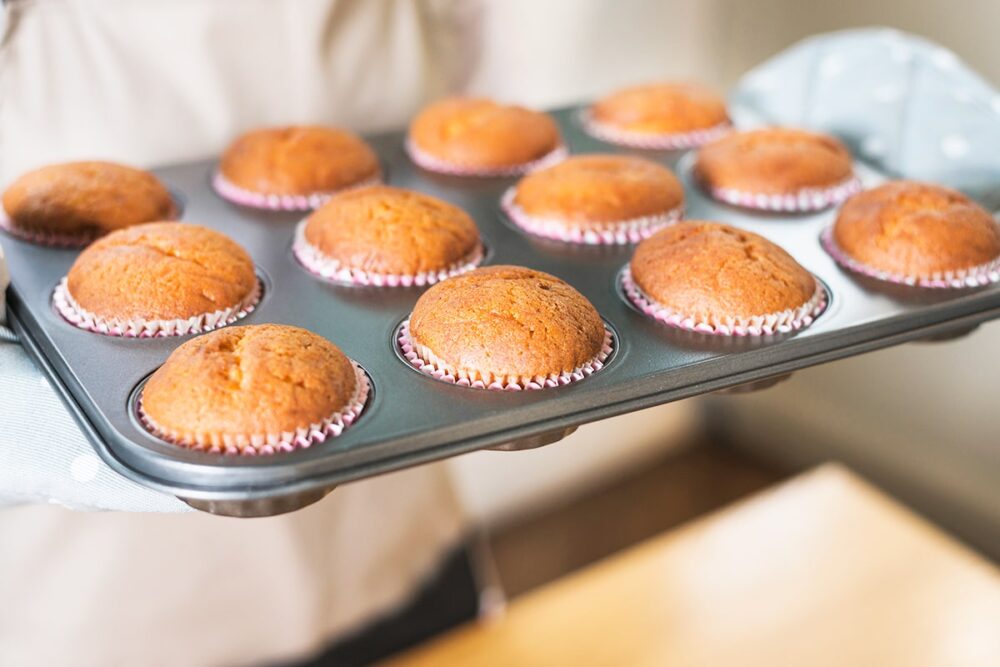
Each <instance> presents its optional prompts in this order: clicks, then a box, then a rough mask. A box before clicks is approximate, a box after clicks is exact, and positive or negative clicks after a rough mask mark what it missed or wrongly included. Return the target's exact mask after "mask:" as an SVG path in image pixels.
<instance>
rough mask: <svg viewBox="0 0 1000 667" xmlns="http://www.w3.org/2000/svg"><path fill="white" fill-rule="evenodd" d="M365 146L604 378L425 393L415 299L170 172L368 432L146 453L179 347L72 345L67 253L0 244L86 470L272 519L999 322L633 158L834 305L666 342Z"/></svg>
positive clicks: (21, 328)
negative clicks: (771, 326)
mask: <svg viewBox="0 0 1000 667" xmlns="http://www.w3.org/2000/svg"><path fill="white" fill-rule="evenodd" d="M554 116H555V117H556V118H557V119H558V121H559V123H560V124H561V126H562V130H563V133H564V137H565V139H566V141H567V143H568V144H569V146H570V148H571V150H572V152H574V153H588V152H633V151H628V150H627V149H622V148H617V147H614V146H611V145H608V144H604V143H602V142H600V141H598V140H596V139H592V138H590V137H589V136H587V135H586V134H585V133H584V132H583V131H582V129H581V127H580V124H579V122H578V116H577V110H576V109H561V110H558V111H556V112H554ZM370 141H371V143H372V145H373V146H374V147H375V149H376V150H377V151H378V153H379V155H380V157H381V160H382V162H383V166H384V168H385V172H386V175H387V180H388V182H389V183H390V184H393V185H397V186H402V187H407V188H414V189H416V190H420V191H422V192H426V193H429V194H432V195H435V196H438V197H441V198H443V199H446V200H449V201H451V202H454V203H455V204H457V205H459V206H461V207H463V208H464V209H465V210H467V211H468V212H469V213H470V214H471V215H472V216H473V217H474V218H475V220H476V222H477V224H478V225H479V228H480V230H481V232H482V234H483V237H484V239H485V242H486V244H487V245H488V247H489V256H488V259H487V262H488V263H491V264H499V263H510V264H522V265H526V266H530V267H533V268H536V269H540V270H542V271H547V272H550V273H553V274H555V275H557V276H559V277H561V278H563V279H565V280H567V281H569V282H570V283H571V284H573V285H574V286H575V287H576V288H577V289H578V290H580V291H581V292H582V293H583V294H584V295H585V296H586V297H587V298H588V299H590V300H591V302H593V304H594V305H595V306H596V307H597V309H598V311H600V313H601V315H602V316H603V317H604V318H605V320H606V321H607V323H608V325H609V326H610V327H611V329H612V330H613V331H614V333H615V336H616V338H617V341H616V350H615V353H614V356H613V358H612V359H611V361H610V363H609V364H608V365H607V366H606V367H605V368H604V369H603V370H601V371H600V372H598V373H596V374H594V375H593V376H591V377H590V378H588V379H586V380H585V381H582V382H576V383H572V384H570V385H567V386H564V387H559V388H554V389H546V390H542V391H523V392H498V391H486V390H477V389H469V388H463V387H457V386H453V385H449V384H446V383H443V382H440V381H436V380H433V379H431V378H429V377H426V376H424V375H422V374H420V373H419V372H417V371H415V370H413V369H412V368H410V367H409V366H408V365H407V364H406V363H405V362H404V361H403V360H402V359H401V358H400V357H399V355H398V354H397V352H396V348H395V345H394V342H393V341H394V333H395V331H396V329H397V326H398V325H399V324H400V322H401V321H402V320H403V319H404V318H405V317H406V316H407V315H408V313H409V312H410V310H411V308H412V307H413V304H414V303H415V301H416V300H417V298H418V297H419V296H420V294H421V292H422V290H421V289H420V288H404V289H384V288H383V289H380V288H364V287H346V286H335V285H331V284H328V283H325V282H322V281H321V280H319V279H317V278H315V277H313V276H312V275H310V274H308V273H307V272H306V271H304V270H303V269H302V268H301V267H300V266H299V265H298V263H297V262H296V260H295V259H294V258H293V256H292V253H291V250H290V247H291V242H292V235H293V231H294V228H295V224H296V223H297V222H298V221H299V220H300V219H301V218H302V217H303V216H302V214H300V213H276V212H266V211H257V210H253V209H248V208H241V207H238V206H235V205H233V204H230V203H227V202H225V201H223V200H222V199H220V198H219V197H218V196H216V194H215V193H214V192H213V191H212V188H211V187H210V176H211V173H212V170H213V169H214V168H215V162H214V161H206V162H198V163H194V164H185V165H179V166H174V167H166V168H163V169H158V170H156V173H157V174H158V175H159V176H160V177H161V178H162V179H163V180H164V181H165V182H166V183H167V184H168V185H169V187H170V188H171V189H172V190H173V191H174V192H176V193H177V194H178V196H179V198H180V199H181V202H182V204H183V209H184V213H183V219H184V220H189V221H197V222H199V223H201V224H204V225H208V226H211V227H214V228H216V229H218V230H220V231H222V232H225V233H226V234H228V235H230V236H231V237H233V238H235V239H236V240H237V241H238V242H239V243H241V244H242V245H243V246H244V247H245V248H246V249H247V250H248V251H249V252H250V254H251V255H252V256H253V258H254V260H255V262H256V264H257V267H258V271H259V273H260V275H261V277H262V279H263V281H264V286H265V291H264V296H263V299H262V301H261V303H260V305H259V306H258V307H257V309H256V310H255V311H254V312H253V313H252V314H251V315H250V316H249V317H247V318H246V319H245V320H244V321H243V323H245V324H255V323H263V322H282V323H288V324H295V325H298V326H302V327H305V328H307V329H310V330H312V331H315V332H317V333H319V334H321V335H323V336H325V337H327V338H328V339H330V340H331V341H333V342H334V343H336V344H337V345H338V346H340V347H341V349H343V350H344V352H345V353H346V354H348V355H349V356H350V357H352V358H353V359H355V360H357V361H358V362H359V363H361V364H362V366H363V367H364V368H365V369H366V370H367V371H368V373H369V375H370V377H371V380H372V383H373V387H374V393H373V395H372V397H371V399H370V401H369V403H368V406H367V408H366V410H365V412H364V414H363V415H362V417H361V418H360V419H359V420H358V421H357V422H356V423H355V424H354V426H353V427H352V428H350V429H348V430H347V431H346V432H345V433H344V434H343V435H342V436H340V437H337V438H333V439H330V440H327V441H326V442H324V443H321V444H318V445H314V446H313V447H311V448H309V449H305V450H300V451H296V452H293V453H289V454H281V455H275V456H261V457H225V456H220V455H210V454H205V453H199V452H193V451H188V450H185V449H182V448H180V447H175V446H172V445H169V444H166V443H163V442H161V441H158V440H157V439H156V438H154V437H152V436H151V435H149V434H148V433H146V432H145V431H144V430H143V429H142V428H141V427H140V426H139V425H138V423H137V421H136V419H135V417H134V412H133V410H132V403H131V399H132V397H133V396H134V393H135V391H136V389H137V387H138V386H140V384H141V383H142V382H143V380H144V379H145V378H146V377H148V376H149V374H150V373H151V372H152V371H154V370H155V369H156V368H157V367H158V366H159V365H160V364H161V363H162V362H163V361H164V359H166V357H167V356H168V355H169V354H170V352H171V351H172V350H173V349H174V348H175V347H176V346H178V345H179V344H181V343H182V342H184V341H185V340H187V338H188V337H179V338H159V339H123V338H113V337H109V336H103V335H98V334H94V333H90V332H86V331H81V330H79V329H76V328H74V327H73V326H71V325H70V324H68V323H66V322H65V321H63V320H62V318H61V317H60V316H59V315H58V314H57V313H56V312H55V311H54V310H53V308H52V306H51V297H52V292H53V289H54V288H55V287H56V284H57V283H58V282H59V280H60V279H61V278H62V277H63V276H64V275H65V274H66V272H67V270H68V269H69V267H70V265H71V264H72V262H73V260H74V258H75V257H76V255H77V252H78V251H76V250H59V249H51V248H43V247H39V246H34V245H31V244H28V243H24V242H21V241H18V240H16V239H14V238H11V237H9V236H3V237H2V240H3V244H4V247H5V249H6V251H7V256H8V260H9V263H10V269H11V273H12V275H13V285H12V288H11V293H10V311H11V313H10V314H11V316H12V317H11V319H12V322H13V325H14V327H15V328H16V329H17V331H18V333H19V334H20V335H21V336H22V338H23V340H24V343H25V346H26V347H27V349H28V350H29V352H30V353H31V354H32V355H33V356H34V357H35V359H36V361H37V362H38V364H39V366H40V367H41V368H42V369H43V370H44V371H45V373H46V374H47V375H48V376H49V378H50V379H51V380H52V381H53V383H54V384H55V386H56V387H57V389H58V391H59V392H60V393H61V394H62V397H63V398H64V399H65V401H66V404H67V405H68V406H69V408H70V410H71V411H72V413H73V414H74V416H75V417H76V419H77V421H79V423H80V425H81V427H82V428H83V430H84V432H85V433H86V434H87V437H88V438H89V439H90V441H91V442H92V443H93V445H94V448H95V449H96V450H97V452H98V454H100V456H101V457H102V458H103V459H104V460H105V461H106V462H107V463H108V464H109V465H111V466H112V467H113V468H114V469H115V470H117V471H119V472H120V473H121V474H123V475H125V476H126V477H129V478H131V479H133V480H136V481H138V482H139V483H141V484H144V485H146V486H149V487H152V488H154V489H159V490H161V491H165V492H167V493H171V494H174V495H176V496H178V497H181V498H183V499H186V500H187V501H188V502H189V503H191V504H193V505H194V506H196V507H198V508H200V509H204V510H207V511H211V512H216V513H222V514H234V515H244V516H246V515H259V514H274V513H278V512H282V511H289V510H291V509H295V508H296V507H299V506H302V505H304V504H307V503H308V502H312V501H314V500H316V499H318V498H320V497H322V496H323V495H324V494H325V493H326V492H327V491H328V490H329V489H331V488H332V487H334V486H335V485H337V484H340V483H343V482H348V481H351V480H356V479H360V478H364V477H369V476H372V475H377V474H379V473H384V472H388V471H390V470H395V469H398V468H403V467H406V466H412V465H417V464H420V463H424V462H427V461H432V460H435V459H442V458H445V457H449V456H454V455H456V454H461V453H463V452H469V451H472V450H476V449H482V448H487V447H497V448H507V449H511V448H515V449H516V448H519V447H524V446H533V445H541V444H545V443H547V442H551V441H555V440H558V439H559V438H560V437H562V436H563V435H565V434H566V433H568V432H570V431H572V429H573V428H575V427H576V426H577V425H579V424H582V423H585V422H590V421H595V420H598V419H602V418H605V417H611V416H613V415H617V414H621V413H625V412H629V411H633V410H638V409H640V408H645V407H649V406H652V405H656V404H659V403H666V402H669V401H676V400H679V399H682V398H687V397H689V396H695V395H698V394H703V393H706V392H711V391H715V390H720V389H724V388H729V387H736V386H740V385H746V384H747V383H753V382H761V381H766V380H768V379H769V378H775V377H778V376H781V375H783V374H787V373H789V372H791V371H793V370H795V369H798V368H804V367H806V366H812V365H815V364H819V363H823V362H826V361H831V360H834V359H838V358H842V357H847V356H850V355H855V354H859V353H862V352H866V351H868V350H874V349H877V348H882V347H887V346H890V345H896V344H899V343H902V342H905V341H909V340H916V339H932V338H936V337H942V336H948V335H952V334H954V333H955V332H961V331H965V330H968V329H970V328H973V327H975V326H976V325H977V324H979V323H981V322H983V321H986V320H990V319H994V318H996V317H998V316H1000V286H996V285H994V286H990V287H985V288H979V289H967V290H954V291H944V290H920V289H913V288H906V287H898V286H890V285H883V284H880V283H877V282H875V281H872V280H868V279H864V278H861V277H859V276H855V275H851V274H848V273H846V272H844V271H843V270H841V269H840V268H838V266H837V265H836V264H834V262H833V260H832V259H831V258H830V257H829V256H828V255H827V254H826V253H825V252H824V251H823V250H822V248H821V246H820V242H819V237H820V232H821V231H822V230H823V229H824V227H826V226H827V225H829V224H830V223H831V222H832V220H833V216H834V212H833V211H826V212H823V213H819V214H810V215H788V214H755V213H748V212H745V211H741V210H738V209H735V208H731V207H728V206H725V205H722V204H718V203H715V202H712V201H710V200H708V199H707V198H706V197H705V196H704V195H703V194H702V193H701V192H700V191H699V190H698V189H697V188H696V187H695V186H694V184H693V183H692V182H691V178H690V166H691V162H692V158H693V155H690V154H687V155H683V154H679V153H671V152H649V151H641V152H639V151H634V152H636V153H637V154H641V155H644V156H646V157H650V158H652V159H655V160H658V161H661V162H663V163H665V164H668V165H670V166H673V167H675V168H676V169H677V172H678V175H679V176H680V178H681V179H682V181H683V183H684V186H685V191H686V197H687V216H688V217H689V218H707V219H713V220H720V221H724V222H728V223H731V224H735V225H738V226H740V227H744V228H746V229H749V230H752V231H755V232H758V233H761V234H763V235H764V236H767V237H769V238H771V239H772V240H774V241H776V242H777V243H779V244H780V245H782V246H783V247H784V248H786V249H787V250H788V251H789V252H790V253H791V254H792V255H794V256H795V257H796V258H797V259H798V261H799V262H800V263H802V264H803V265H804V266H805V267H806V268H808V269H809V270H810V271H812V272H813V273H814V274H815V275H816V276H817V277H819V279H820V280H822V281H823V283H825V285H826V287H827V288H828V290H829V294H830V305H829V307H828V308H827V310H826V312H825V313H824V314H823V315H822V316H820V317H819V318H818V319H817V320H816V321H815V322H814V323H813V325H812V326H810V327H809V328H807V329H805V330H803V331H801V332H798V333H796V334H794V335H785V336H772V337H766V338H762V339H750V338H742V339H732V338H721V337H713V336H706V335H701V334H694V333H688V332H684V331H681V330H677V329H672V328H669V327H667V326H664V325H662V324H660V323H657V322H655V321H652V320H650V319H647V318H646V317H644V316H643V315H641V314H640V313H638V312H637V311H636V310H635V309H633V308H632V307H631V306H630V305H629V304H627V303H626V302H625V301H624V300H623V298H622V296H621V293H620V290H619V286H618V275H619V272H620V270H621V268H622V267H623V265H624V264H625V263H626V262H627V261H628V260H629V257H630V255H631V253H632V246H623V247H575V246H569V245H562V244H555V243H551V242H545V241H540V240H535V239H533V238H530V237H528V236H525V235H524V234H522V233H521V232H519V231H518V230H516V229H515V228H514V227H512V226H511V224H510V223H509V222H508V221H506V220H505V219H504V217H503V214H502V213H501V211H500V208H499V205H498V201H499V198H500V196H501V194H502V193H503V192H504V190H505V189H506V188H507V187H509V186H510V185H511V184H512V183H513V182H514V180H515V179H512V178H457V177H445V176H439V175H436V174H431V173H427V172H424V171H421V170H420V169H419V168H417V167H415V166H414V165H413V164H411V163H410V161H409V159H408V158H407V157H406V155H405V153H404V151H403V134H402V133H398V132H397V133H389V134H383V135H379V136H374V137H371V138H370ZM858 171H859V173H860V175H861V177H862V180H864V181H865V184H866V185H868V186H870V185H873V184H875V183H877V182H879V181H881V180H882V176H880V175H879V174H878V173H876V172H875V171H873V170H872V169H870V168H868V167H866V166H865V165H864V164H860V163H859V164H858ZM512 443H513V444H512ZM608 446H609V447H613V446H614V443H613V442H609V443H608Z"/></svg>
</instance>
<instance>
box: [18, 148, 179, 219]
mask: <svg viewBox="0 0 1000 667" xmlns="http://www.w3.org/2000/svg"><path fill="white" fill-rule="evenodd" d="M3 207H4V210H5V211H6V212H7V217H8V218H10V222H11V224H12V225H14V226H16V227H20V228H23V229H30V230H35V231H41V232H46V231H47V232H54V233H59V234H80V235H81V236H82V237H87V236H96V235H100V234H104V233H107V232H110V231H114V230H116V229H121V228H123V227H128V226H129V225H136V224H139V223H143V222H150V221H153V220H169V219H170V218H172V217H173V216H175V215H176V214H177V209H176V207H175V206H174V201H173V199H172V198H171V196H170V191H169V190H167V188H166V186H164V185H163V183H161V182H160V180H159V179H158V178H156V176H153V175H152V174H151V173H149V172H148V171H143V170H141V169H135V168H133V167H128V166H125V165H122V164H115V163H113V162H96V161H95V162H66V163H62V164H52V165H48V166H46V167H42V168H40V169H35V170H34V171H29V172H27V173H26V174H24V175H22V176H21V177H20V178H18V179H17V180H16V181H14V183H12V184H11V186H10V187H9V188H7V191H6V192H4V194H3Z"/></svg>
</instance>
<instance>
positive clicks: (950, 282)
mask: <svg viewBox="0 0 1000 667" xmlns="http://www.w3.org/2000/svg"><path fill="white" fill-rule="evenodd" d="M820 240H821V241H822V244H823V248H824V249H825V250H826V251H827V253H829V255H830V256H831V257H833V259H834V260H835V261H836V262H837V263H838V264H840V265H841V266H843V267H845V268H847V269H849V270H851V271H853V272H855V273H860V274H862V275H865V276H868V277H869V278H874V279H875V280H883V281H885V282H890V283H896V284H899V285H909V286H910V287H926V288H930V289H962V288H969V287H981V286H983V285H989V284H991V283H996V282H1000V257H998V258H996V259H994V260H992V261H990V262H987V263H986V264H980V265H979V266H973V267H969V268H967V269H955V270H953V271H938V272H936V273H933V274H931V275H930V276H910V275H906V274H902V273H893V272H891V271H883V270H882V269H877V268H875V267H874V266H869V265H867V264H865V263H863V262H859V261H858V260H856V259H854V258H853V257H851V256H850V255H848V254H847V252H846V251H845V250H843V249H842V248H841V247H840V246H839V245H837V242H836V241H835V240H834V238H833V227H827V228H826V229H825V230H823V234H822V236H821V237H820Z"/></svg>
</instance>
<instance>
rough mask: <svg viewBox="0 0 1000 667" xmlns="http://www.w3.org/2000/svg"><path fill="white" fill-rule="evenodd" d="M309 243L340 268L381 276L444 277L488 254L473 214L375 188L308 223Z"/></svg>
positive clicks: (350, 195) (343, 198)
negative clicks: (478, 254) (430, 274)
mask: <svg viewBox="0 0 1000 667" xmlns="http://www.w3.org/2000/svg"><path fill="white" fill-rule="evenodd" d="M303 235H304V239H305V241H306V242H307V243H308V244H309V245H310V246H312V248H314V249H315V250H316V251H318V252H319V253H320V254H321V256H322V257H323V258H324V259H325V260H326V261H328V262H331V263H334V264H336V265H337V267H339V268H343V269H348V270H356V271H363V272H367V273H376V274H394V275H416V274H421V273H427V272H439V271H443V270H446V269H449V268H452V267H455V266H456V265H458V264H461V263H463V262H469V261H470V258H471V256H472V255H473V254H474V253H476V252H477V251H480V250H481V248H482V245H481V241H480V238H479V230H478V228H477V227H476V223H475V222H473V220H472V218H471V217H470V216H469V214H468V213H466V212H465V211H463V210H462V209H460V208H459V207H457V206H455V205H453V204H450V203H448V202H446V201H443V200H441V199H437V198H436V197H431V196H429V195H425V194H421V193H419V192H415V191H412V190H404V189H402V188H394V187H389V186H373V187H367V188H361V189H357V190H352V191H350V192H345V193H343V194H340V195H337V196H335V197H333V198H331V199H330V201H328V202H327V203H326V204H324V205H323V206H322V207H321V208H319V209H318V210H316V211H315V212H314V213H313V214H312V215H310V216H309V217H308V218H307V219H306V222H305V225H304V229H303Z"/></svg>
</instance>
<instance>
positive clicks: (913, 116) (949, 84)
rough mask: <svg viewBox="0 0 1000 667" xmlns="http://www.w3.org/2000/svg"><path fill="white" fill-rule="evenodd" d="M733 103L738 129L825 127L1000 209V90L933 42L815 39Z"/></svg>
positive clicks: (875, 156) (870, 34) (879, 33)
mask: <svg viewBox="0 0 1000 667" xmlns="http://www.w3.org/2000/svg"><path fill="white" fill-rule="evenodd" d="M730 104H731V107H732V112H733V116H734V119H735V120H736V122H737V124H741V125H758V124H773V125H791V126H795V127H803V128H812V129H817V130H823V131H825V132H829V133H831V134H834V135H836V136H838V137H840V138H841V139H843V140H844V141H845V142H846V143H847V144H848V145H849V147H850V148H851V150H852V151H853V152H854V153H855V155H858V156H860V157H861V158H862V159H863V160H865V161H866V162H870V163H871V164H873V165H874V166H875V167H877V168H878V169H880V170H882V171H885V172H887V173H889V174H890V175H892V176H896V177H906V178H913V179H917V180H924V181H930V182H933V183H940V184H942V185H948V186H951V187H954V188H956V189H958V190H962V191H963V192H965V193H966V194H968V195H969V196H971V197H973V198H975V199H977V200H979V201H980V202H981V203H983V204H984V205H985V206H987V207H988V208H990V209H991V210H996V209H997V208H1000V93H997V91H996V90H995V89H993V88H992V87H991V86H990V85H989V84H988V83H986V81H984V80H983V79H982V78H981V77H979V76H978V75H977V74H975V73H974V72H972V71H971V70H970V69H969V68H968V67H967V66H966V65H965V64H964V63H962V62H961V61H960V60H959V59H958V57H957V56H956V55H955V54H954V53H952V52H951V51H949V50H947V49H945V48H943V47H940V46H938V45H936V44H933V43H931V42H928V41H927V40H925V39H921V38H919V37H914V36H912V35H907V34H905V33H901V32H899V31H896V30H891V29H887V28H869V29H864V30H848V31H844V32H835V33H830V34H826V35H819V36H816V37H811V38H809V39H806V40H804V41H802V42H800V43H798V44H796V45H795V46H792V47H791V48H789V49H787V50H786V51H783V52H782V53H780V54H779V55H777V56H775V57H774V58H771V59H770V60H768V61H767V62H765V63H763V64H762V65H759V66H758V67H755V68H754V69H753V70H751V71H750V72H749V73H748V74H747V75H746V76H744V77H743V78H742V79H741V80H740V82H739V84H738V85H737V86H736V89H735V90H734V91H733V93H732V95H731V96H730Z"/></svg>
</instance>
